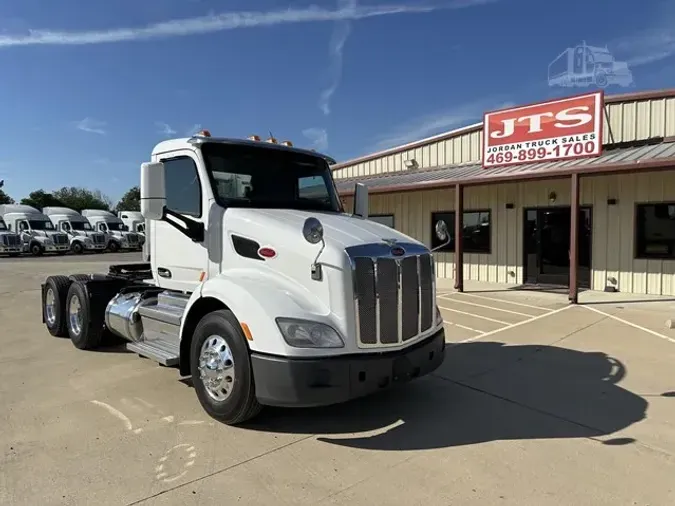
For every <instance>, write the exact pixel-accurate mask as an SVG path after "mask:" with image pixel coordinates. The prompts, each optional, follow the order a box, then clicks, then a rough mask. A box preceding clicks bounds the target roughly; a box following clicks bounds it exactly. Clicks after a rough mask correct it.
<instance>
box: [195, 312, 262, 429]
mask: <svg viewBox="0 0 675 506" xmlns="http://www.w3.org/2000/svg"><path fill="white" fill-rule="evenodd" d="M190 369H191V371H190V372H191V374H192V383H193V384H194V387H195V390H196V392H197V397H198V399H199V402H200V403H201V405H202V407H203V408H204V410H205V411H206V412H207V413H208V414H209V415H210V416H211V417H213V418H214V419H216V420H218V421H220V422H222V423H225V424H227V425H236V424H240V423H243V422H245V421H247V420H250V419H251V418H253V417H255V416H256V415H257V414H258V413H259V412H260V410H261V409H262V406H261V405H260V404H259V403H258V400H257V399H256V396H255V385H254V382H253V372H252V368H251V360H250V357H249V351H248V346H247V345H246V338H245V337H244V334H243V332H242V330H241V326H240V325H239V322H238V321H237V319H236V317H235V316H234V314H232V312H231V311H228V310H220V311H215V312H213V313H209V314H207V315H206V316H204V318H202V320H201V321H200V322H199V324H198V325H197V328H196V329H195V333H194V335H193V337H192V343H191V347H190Z"/></svg>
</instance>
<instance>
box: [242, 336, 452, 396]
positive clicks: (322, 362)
mask: <svg viewBox="0 0 675 506" xmlns="http://www.w3.org/2000/svg"><path fill="white" fill-rule="evenodd" d="M444 358H445V331H444V330H443V328H441V329H440V330H439V331H437V332H436V333H435V334H433V335H432V336H431V337H428V338H426V339H425V340H424V341H422V342H419V343H417V344H415V345H413V346H411V347H410V348H406V349H404V350H398V351H389V352H382V353H368V354H359V355H350V356H345V357H326V358H317V359H301V358H296V359H292V358H285V357H277V356H270V355H261V354H258V353H252V354H251V364H252V367H253V377H254V379H255V388H256V397H257V398H258V401H259V402H260V403H261V404H264V405H267V406H287V407H290V406H295V407H316V406H327V405H331V404H338V403H341V402H345V401H348V400H350V399H356V398H358V397H363V396H366V395H369V394H372V393H375V392H377V391H379V390H384V389H385V388H387V387H390V386H392V385H394V384H398V383H405V382H407V381H410V380H412V379H414V378H419V377H421V376H425V375H427V374H429V373H431V372H433V371H434V370H436V369H437V368H438V367H439V366H440V365H441V364H442V363H443V359H444Z"/></svg>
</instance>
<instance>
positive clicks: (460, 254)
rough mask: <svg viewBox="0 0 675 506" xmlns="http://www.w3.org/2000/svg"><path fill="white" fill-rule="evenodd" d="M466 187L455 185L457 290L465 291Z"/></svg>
mask: <svg viewBox="0 0 675 506" xmlns="http://www.w3.org/2000/svg"><path fill="white" fill-rule="evenodd" d="M463 218H464V187H463V186H462V185H461V184H457V185H455V290H457V291H458V292H463V291H464V220H463Z"/></svg>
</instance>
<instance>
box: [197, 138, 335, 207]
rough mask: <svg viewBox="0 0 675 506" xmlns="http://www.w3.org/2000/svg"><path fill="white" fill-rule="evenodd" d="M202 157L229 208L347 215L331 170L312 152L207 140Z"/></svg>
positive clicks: (218, 197)
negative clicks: (343, 211)
mask: <svg viewBox="0 0 675 506" xmlns="http://www.w3.org/2000/svg"><path fill="white" fill-rule="evenodd" d="M202 155H203V156H204V162H205V164H206V170H207V171H208V173H209V176H210V178H211V181H212V184H213V186H214V188H213V193H214V195H215V197H216V200H217V201H218V203H219V204H220V205H222V206H223V207H258V208H280V209H299V210H309V211H329V212H330V211H332V212H342V204H341V202H340V199H339V198H338V195H337V192H336V190H335V186H334V184H333V179H332V177H331V172H330V167H329V166H328V164H327V163H326V161H325V160H324V159H323V158H321V157H319V156H314V155H310V154H306V153H299V152H294V151H290V150H289V151H287V150H281V149H271V148H264V147H262V146H261V147H257V146H250V145H237V144H218V143H214V142H207V143H205V144H204V145H203V146H202Z"/></svg>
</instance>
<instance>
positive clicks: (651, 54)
mask: <svg viewBox="0 0 675 506" xmlns="http://www.w3.org/2000/svg"><path fill="white" fill-rule="evenodd" d="M609 47H610V49H614V52H615V53H616V54H615V55H614V56H615V58H616V59H623V60H625V61H626V63H627V64H628V66H630V67H639V66H640V65H646V64H648V63H653V62H657V61H660V60H665V59H666V58H670V57H671V56H673V55H675V28H662V29H659V28H656V29H649V30H644V31H642V32H638V33H636V34H635V35H632V36H629V37H624V38H621V39H618V40H616V41H615V42H614V43H613V44H611V45H610V46H609Z"/></svg>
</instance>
